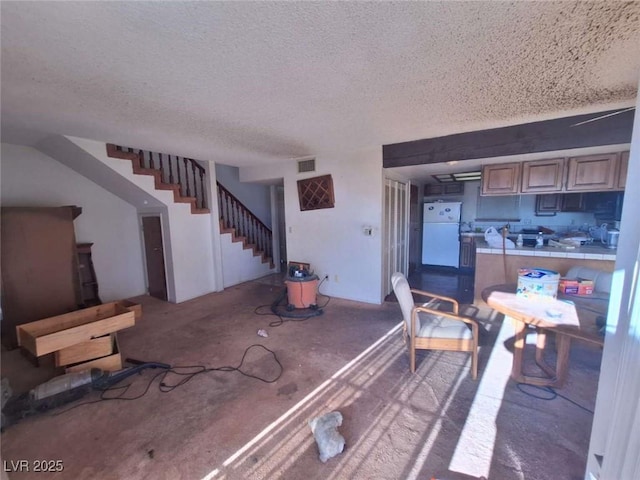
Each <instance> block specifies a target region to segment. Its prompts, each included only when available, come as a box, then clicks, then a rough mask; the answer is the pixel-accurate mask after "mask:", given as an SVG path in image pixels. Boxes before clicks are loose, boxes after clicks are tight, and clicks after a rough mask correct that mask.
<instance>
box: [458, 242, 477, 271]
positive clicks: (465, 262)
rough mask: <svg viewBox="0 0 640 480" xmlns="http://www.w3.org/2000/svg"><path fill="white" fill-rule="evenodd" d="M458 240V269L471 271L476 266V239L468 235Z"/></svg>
mask: <svg viewBox="0 0 640 480" xmlns="http://www.w3.org/2000/svg"><path fill="white" fill-rule="evenodd" d="M460 238H461V240H460V268H464V269H468V270H473V269H475V266H476V239H475V237H472V236H470V235H462V236H461V237H460Z"/></svg>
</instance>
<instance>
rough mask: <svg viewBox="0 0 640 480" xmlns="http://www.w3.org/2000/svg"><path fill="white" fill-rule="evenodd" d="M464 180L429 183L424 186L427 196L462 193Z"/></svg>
mask: <svg viewBox="0 0 640 480" xmlns="http://www.w3.org/2000/svg"><path fill="white" fill-rule="evenodd" d="M463 193H464V182H449V183H428V184H426V185H425V186H424V195H425V197H430V196H434V195H462V194H463Z"/></svg>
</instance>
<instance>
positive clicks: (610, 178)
mask: <svg viewBox="0 0 640 480" xmlns="http://www.w3.org/2000/svg"><path fill="white" fill-rule="evenodd" d="M618 161H619V154H618V153H607V154H601V155H585V156H581V157H571V158H569V171H568V175H567V188H566V190H567V191H576V190H583V191H591V192H594V191H602V190H613V189H614V188H615V187H616V182H617V177H616V174H617V173H618Z"/></svg>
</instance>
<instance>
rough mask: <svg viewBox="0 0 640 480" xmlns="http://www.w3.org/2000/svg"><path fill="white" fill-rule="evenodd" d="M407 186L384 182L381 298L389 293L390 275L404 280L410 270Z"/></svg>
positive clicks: (393, 181) (395, 181)
mask: <svg viewBox="0 0 640 480" xmlns="http://www.w3.org/2000/svg"><path fill="white" fill-rule="evenodd" d="M408 190H409V185H408V184H407V183H405V182H400V181H397V180H392V179H390V178H385V181H384V210H383V212H384V224H383V242H384V243H383V259H382V261H383V266H382V269H383V271H382V285H383V292H382V296H383V297H386V296H387V295H388V294H389V293H391V290H392V285H391V275H392V274H393V273H394V272H402V273H403V274H404V275H405V276H407V271H408V268H409V255H408V253H409V252H408V250H409V248H408V244H409V242H408V236H409V235H408V234H409V222H408V218H409V192H408Z"/></svg>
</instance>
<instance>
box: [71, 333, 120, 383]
mask: <svg viewBox="0 0 640 480" xmlns="http://www.w3.org/2000/svg"><path fill="white" fill-rule="evenodd" d="M106 338H107V339H108V340H109V347H110V349H109V352H108V353H109V354H108V355H106V356H104V357H102V358H94V359H93V360H89V361H88V362H82V363H77V364H75V365H71V366H68V367H67V368H65V373H71V372H82V371H83V370H91V369H92V368H99V369H100V370H102V371H105V372H115V371H117V370H122V357H121V356H120V347H119V346H118V336H117V335H116V334H115V333H112V334H111V335H108V336H107V337H106Z"/></svg>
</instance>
